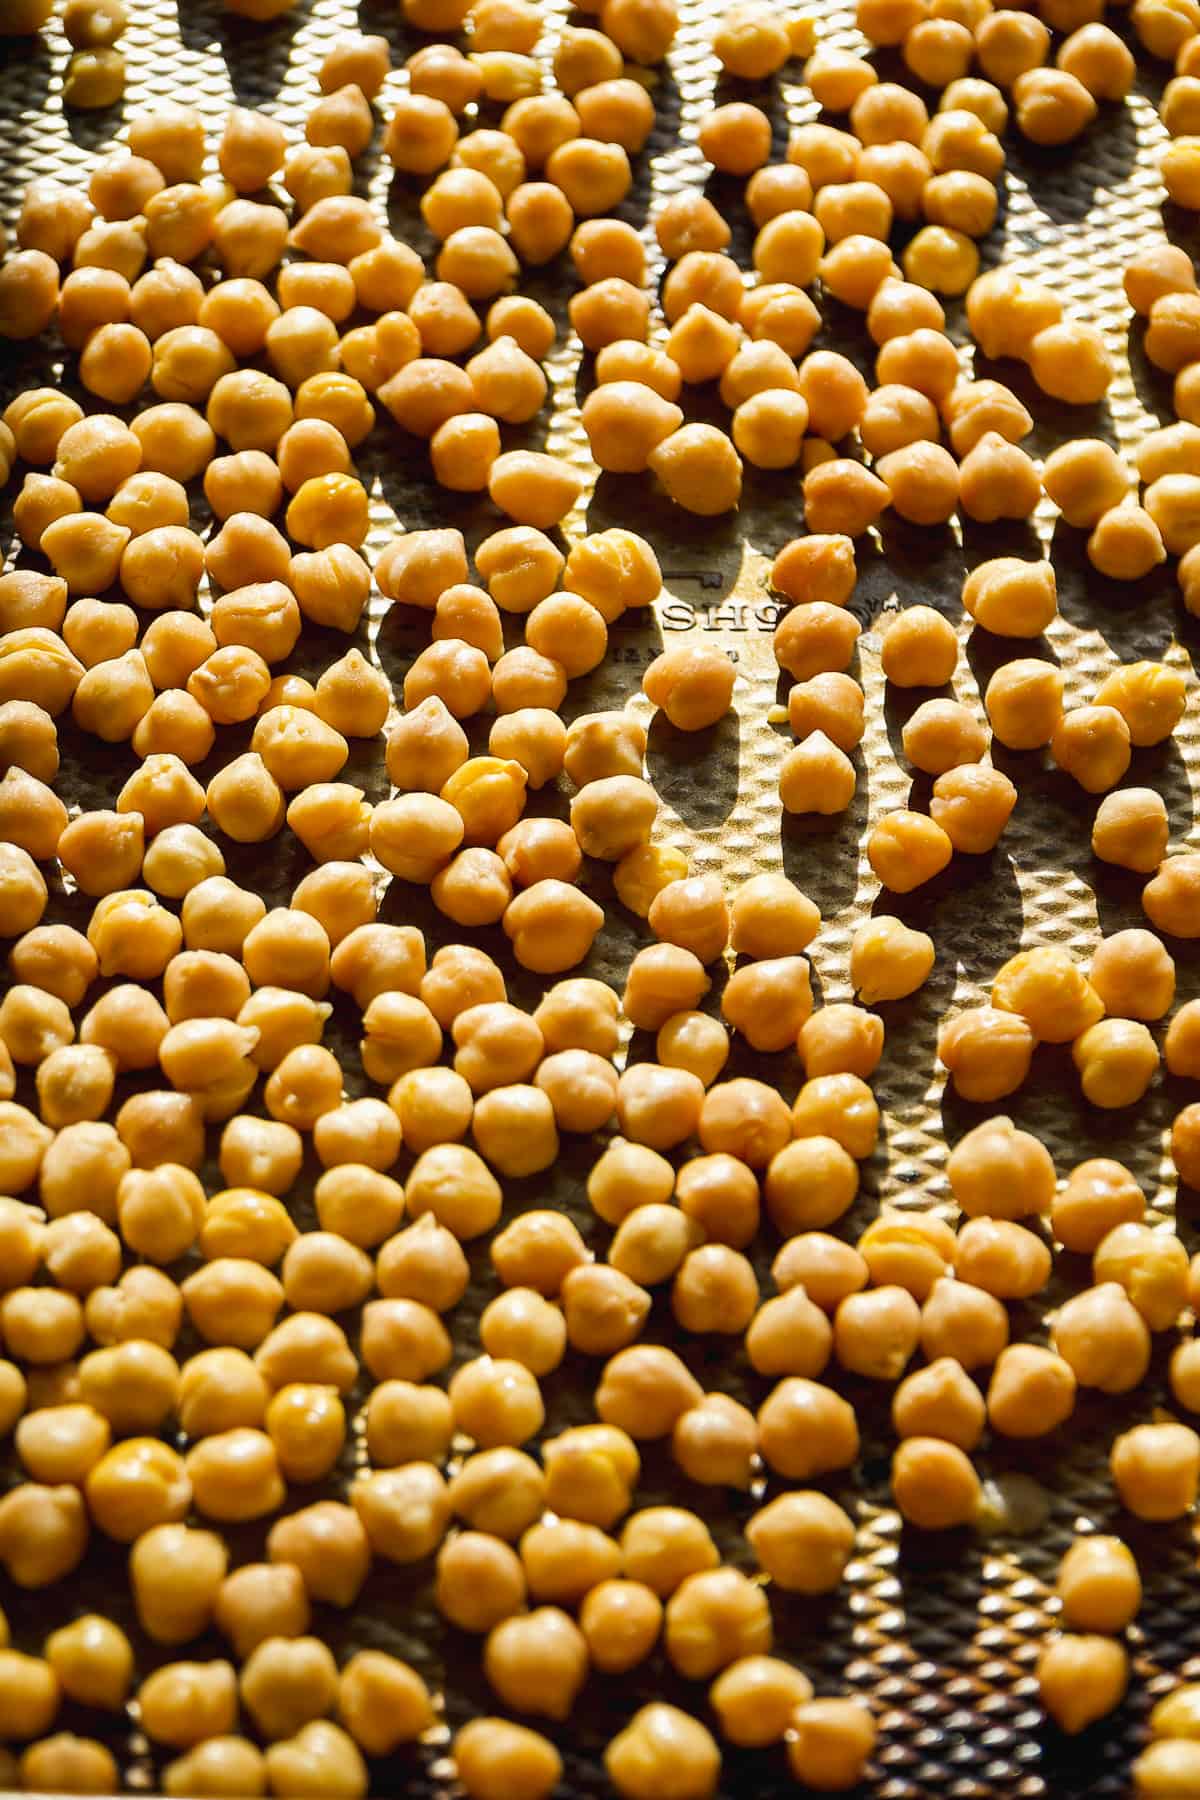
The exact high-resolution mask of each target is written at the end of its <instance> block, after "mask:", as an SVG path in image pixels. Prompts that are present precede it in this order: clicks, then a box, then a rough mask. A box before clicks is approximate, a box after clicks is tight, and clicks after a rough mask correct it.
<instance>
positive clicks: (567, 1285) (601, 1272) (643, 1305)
mask: <svg viewBox="0 0 1200 1800" xmlns="http://www.w3.org/2000/svg"><path fill="white" fill-rule="evenodd" d="M560 1298H561V1301H562V1306H563V1314H564V1317H565V1319H566V1324H567V1341H568V1342H569V1343H570V1345H571V1348H572V1349H573V1350H578V1351H580V1352H582V1354H583V1355H585V1356H611V1355H613V1354H615V1352H616V1351H618V1350H624V1349H627V1348H628V1346H629V1345H630V1344H631V1343H632V1342H633V1341H634V1339H635V1338H637V1337H638V1335H639V1334H640V1332H641V1329H642V1326H643V1325H644V1324H645V1322H646V1319H647V1317H648V1315H649V1312H650V1304H651V1297H650V1295H649V1293H648V1292H647V1291H646V1289H645V1288H640V1287H638V1285H637V1283H636V1282H634V1281H631V1280H630V1279H629V1277H628V1276H627V1275H622V1274H621V1273H620V1271H619V1270H618V1269H613V1268H610V1267H609V1266H608V1265H607V1264H606V1263H585V1264H583V1265H581V1266H580V1267H579V1268H577V1269H572V1270H571V1273H570V1274H569V1275H568V1276H567V1278H566V1280H565V1281H564V1282H563V1285H562V1292H561V1296H560Z"/></svg>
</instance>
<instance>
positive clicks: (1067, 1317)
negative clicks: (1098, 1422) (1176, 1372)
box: [1053, 1282, 1150, 1394]
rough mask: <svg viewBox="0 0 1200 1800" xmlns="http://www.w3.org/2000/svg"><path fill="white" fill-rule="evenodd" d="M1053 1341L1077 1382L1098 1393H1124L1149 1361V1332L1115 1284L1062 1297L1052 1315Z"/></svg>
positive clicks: (1118, 1286)
mask: <svg viewBox="0 0 1200 1800" xmlns="http://www.w3.org/2000/svg"><path fill="white" fill-rule="evenodd" d="M1053 1344H1054V1348H1055V1349H1056V1350H1057V1351H1058V1353H1059V1355H1061V1356H1063V1357H1065V1359H1066V1360H1067V1362H1069V1363H1070V1365H1071V1367H1072V1369H1073V1370H1074V1372H1075V1379H1076V1380H1077V1381H1078V1383H1079V1385H1080V1386H1081V1387H1096V1388H1099V1389H1100V1391H1101V1392H1102V1393H1110V1394H1120V1393H1127V1392H1128V1391H1129V1389H1130V1388H1133V1387H1136V1386H1137V1384H1138V1382H1139V1381H1140V1380H1141V1379H1142V1377H1143V1375H1144V1374H1145V1372H1146V1369H1147V1368H1148V1366H1149V1362H1150V1333H1149V1331H1148V1330H1147V1328H1146V1325H1145V1323H1144V1322H1143V1320H1142V1317H1141V1314H1140V1313H1139V1312H1138V1311H1137V1308H1136V1307H1135V1306H1133V1305H1132V1303H1131V1302H1130V1301H1129V1299H1128V1298H1127V1297H1126V1294H1125V1290H1124V1289H1123V1288H1122V1287H1121V1286H1120V1285H1119V1284H1118V1283H1117V1282H1106V1283H1102V1284H1101V1285H1100V1286H1098V1287H1094V1288H1089V1289H1086V1290H1085V1291H1084V1292H1083V1293H1081V1294H1076V1295H1074V1296H1073V1297H1072V1298H1071V1299H1070V1300H1068V1301H1067V1302H1066V1304H1065V1305H1064V1306H1062V1307H1061V1308H1060V1309H1059V1312H1058V1314H1057V1317H1056V1318H1055V1321H1054V1331H1053Z"/></svg>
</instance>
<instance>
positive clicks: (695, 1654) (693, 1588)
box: [663, 1566, 772, 1680]
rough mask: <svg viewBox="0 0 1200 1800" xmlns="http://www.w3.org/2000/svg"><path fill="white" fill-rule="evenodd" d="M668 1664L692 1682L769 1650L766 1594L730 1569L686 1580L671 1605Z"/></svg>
mask: <svg viewBox="0 0 1200 1800" xmlns="http://www.w3.org/2000/svg"><path fill="white" fill-rule="evenodd" d="M663 1635H664V1642H665V1646H666V1652H667V1657H668V1660H669V1661H670V1663H671V1665H672V1667H674V1668H675V1669H676V1670H677V1671H678V1672H679V1673H680V1674H682V1675H686V1676H688V1677H689V1678H690V1679H691V1680H704V1679H706V1678H707V1677H709V1676H712V1675H716V1674H717V1673H718V1672H719V1671H720V1670H721V1669H722V1668H725V1667H727V1666H728V1665H729V1664H730V1663H731V1662H736V1661H737V1660H738V1659H739V1658H740V1657H743V1656H754V1655H759V1654H763V1653H765V1652H767V1651H769V1650H770V1648H771V1637H772V1630H771V1612H770V1607H769V1605H768V1602H767V1597H766V1594H765V1593H764V1592H763V1590H762V1588H761V1587H759V1586H758V1585H757V1584H756V1583H754V1582H752V1581H751V1580H749V1578H748V1577H747V1576H745V1575H743V1574H741V1573H740V1572H739V1571H738V1570H737V1569H733V1568H730V1567H728V1566H726V1567H722V1568H716V1569H707V1570H701V1571H700V1572H699V1573H697V1574H694V1575H688V1576H685V1578H684V1579H683V1581H682V1582H681V1583H680V1585H679V1586H678V1587H677V1588H676V1589H675V1591H674V1593H673V1594H672V1595H671V1597H670V1599H669V1600H668V1601H667V1605H666V1612H665V1622H664V1634H663Z"/></svg>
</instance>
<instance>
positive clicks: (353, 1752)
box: [263, 1719, 368, 1800]
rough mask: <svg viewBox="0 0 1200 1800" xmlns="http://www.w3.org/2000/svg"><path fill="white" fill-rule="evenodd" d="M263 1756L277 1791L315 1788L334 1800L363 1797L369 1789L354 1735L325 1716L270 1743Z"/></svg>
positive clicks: (288, 1791) (364, 1767)
mask: <svg viewBox="0 0 1200 1800" xmlns="http://www.w3.org/2000/svg"><path fill="white" fill-rule="evenodd" d="M263 1760H264V1762H265V1764H266V1769H267V1778H268V1780H269V1782H270V1784H271V1787H272V1790H273V1791H274V1792H275V1793H277V1794H308V1793H311V1792H312V1791H313V1789H314V1788H315V1789H316V1790H317V1791H318V1792H319V1793H322V1794H328V1795H330V1796H331V1800H332V1797H334V1796H337V1797H339V1800H361V1797H362V1796H363V1795H364V1794H365V1793H366V1792H367V1787H368V1776H367V1767H366V1764H365V1763H364V1762H363V1759H362V1757H361V1755H360V1754H359V1751H358V1747H357V1745H356V1744H355V1742H354V1739H353V1738H352V1737H351V1736H350V1735H349V1733H348V1732H345V1731H343V1730H342V1729H341V1727H340V1726H339V1725H331V1724H329V1723H328V1721H327V1720H325V1719H312V1720H310V1721H309V1723H308V1724H307V1725H302V1726H301V1727H300V1730H299V1731H298V1732H296V1734H295V1736H294V1737H290V1738H286V1739H284V1740H283V1741H282V1742H280V1743H274V1744H271V1745H269V1746H268V1748H267V1751H266V1754H265V1756H264V1759H263Z"/></svg>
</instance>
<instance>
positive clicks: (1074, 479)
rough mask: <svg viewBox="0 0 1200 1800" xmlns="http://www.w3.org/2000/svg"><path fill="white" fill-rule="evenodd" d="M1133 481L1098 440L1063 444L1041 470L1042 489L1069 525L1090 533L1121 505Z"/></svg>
mask: <svg viewBox="0 0 1200 1800" xmlns="http://www.w3.org/2000/svg"><path fill="white" fill-rule="evenodd" d="M1132 481H1133V478H1132V474H1131V472H1130V470H1129V469H1128V467H1127V466H1126V465H1125V464H1124V463H1123V462H1122V461H1121V460H1120V458H1119V457H1118V456H1117V453H1116V451H1115V450H1113V449H1112V448H1111V446H1109V445H1108V444H1105V443H1103V442H1102V441H1101V440H1099V439H1097V438H1079V439H1077V440H1075V441H1074V442H1073V443H1070V444H1063V445H1062V446H1060V448H1059V449H1057V450H1055V451H1053V452H1052V454H1051V455H1050V456H1048V457H1047V458H1046V462H1045V465H1044V466H1043V469H1042V485H1043V487H1044V488H1045V490H1046V493H1047V494H1048V495H1049V497H1050V499H1051V500H1053V501H1054V504H1055V505H1056V506H1057V507H1058V509H1059V511H1060V512H1061V513H1062V516H1063V518H1064V519H1065V520H1066V522H1067V524H1068V525H1071V526H1074V527H1076V528H1077V529H1083V530H1088V531H1091V530H1092V529H1094V527H1095V526H1096V525H1098V524H1099V522H1100V520H1101V518H1102V517H1103V516H1104V514H1105V513H1106V512H1108V511H1110V510H1111V508H1113V507H1114V506H1119V505H1120V504H1121V502H1122V500H1124V498H1125V496H1126V494H1127V493H1128V492H1129V490H1130V487H1131V486H1132Z"/></svg>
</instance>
